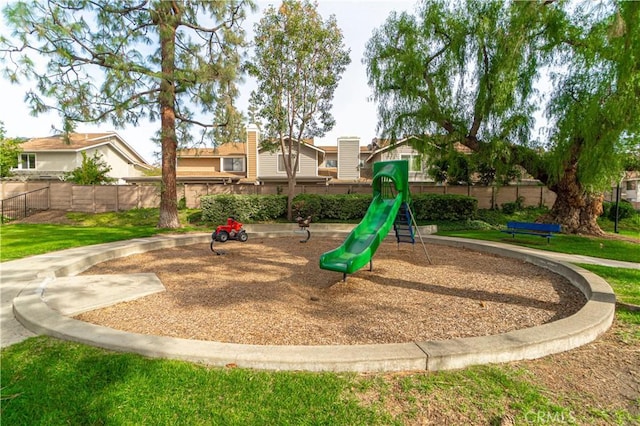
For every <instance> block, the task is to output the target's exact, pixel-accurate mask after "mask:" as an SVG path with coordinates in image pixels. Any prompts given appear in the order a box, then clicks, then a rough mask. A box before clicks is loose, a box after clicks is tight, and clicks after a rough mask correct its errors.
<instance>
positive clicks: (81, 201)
mask: <svg viewBox="0 0 640 426" xmlns="http://www.w3.org/2000/svg"><path fill="white" fill-rule="evenodd" d="M47 186H48V187H49V188H50V191H49V194H50V195H49V197H50V198H49V202H50V208H52V209H56V210H66V211H82V212H103V211H116V210H130V209H133V208H153V207H158V206H159V205H160V187H159V184H149V185H106V186H90V185H85V186H82V185H74V184H72V183H68V182H59V181H50V182H6V181H3V182H2V185H1V188H2V197H3V199H4V198H8V197H10V196H13V195H18V194H21V193H24V192H27V191H31V190H35V189H39V188H43V187H47ZM286 191H287V186H286V184H282V183H265V184H263V185H254V184H252V183H242V184H217V183H185V184H181V185H180V186H179V187H178V198H182V197H184V198H185V200H186V204H187V207H189V208H200V198H201V197H203V196H205V195H216V194H258V195H260V194H262V195H271V194H286ZM371 191H372V189H371V184H370V183H333V184H329V185H319V184H299V185H297V187H296V191H295V193H296V194H370V193H371ZM410 191H411V193H412V194H421V193H430V194H460V195H469V196H471V197H474V198H476V199H477V200H478V208H481V209H488V208H491V207H492V206H494V207H499V206H500V205H501V204H503V203H506V202H513V201H516V200H517V199H518V197H522V199H523V204H524V205H525V206H540V205H545V206H547V207H551V206H552V205H553V203H554V201H555V199H556V194H555V193H554V192H552V191H550V190H548V189H547V188H546V187H544V186H535V185H521V186H517V185H513V186H504V187H496V188H494V187H486V186H451V185H449V186H444V185H430V184H420V183H411V184H410Z"/></svg>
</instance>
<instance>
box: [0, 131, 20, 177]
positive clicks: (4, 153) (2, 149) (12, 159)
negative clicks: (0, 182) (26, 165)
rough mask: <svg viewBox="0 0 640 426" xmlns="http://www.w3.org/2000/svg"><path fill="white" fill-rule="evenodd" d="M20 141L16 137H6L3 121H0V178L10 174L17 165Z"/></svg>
mask: <svg viewBox="0 0 640 426" xmlns="http://www.w3.org/2000/svg"><path fill="white" fill-rule="evenodd" d="M21 142H22V141H21V140H20V139H18V138H7V137H6V135H5V130H4V123H2V122H1V121H0V178H4V177H8V176H11V169H13V168H15V167H18V158H19V156H20V153H21V152H22V147H21V146H20V144H21Z"/></svg>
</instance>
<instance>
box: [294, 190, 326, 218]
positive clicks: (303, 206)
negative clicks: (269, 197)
mask: <svg viewBox="0 0 640 426" xmlns="http://www.w3.org/2000/svg"><path fill="white" fill-rule="evenodd" d="M285 201H286V200H285ZM292 207H293V213H294V215H297V216H301V217H307V216H311V220H312V221H314V222H315V221H317V220H319V219H320V218H321V217H322V196H321V195H318V194H298V195H296V196H295V197H293V201H292Z"/></svg>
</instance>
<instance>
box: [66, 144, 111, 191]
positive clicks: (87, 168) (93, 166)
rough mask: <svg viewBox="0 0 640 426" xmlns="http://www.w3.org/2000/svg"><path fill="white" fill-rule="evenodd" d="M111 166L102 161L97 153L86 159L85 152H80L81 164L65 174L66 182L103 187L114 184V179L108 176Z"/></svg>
mask: <svg viewBox="0 0 640 426" xmlns="http://www.w3.org/2000/svg"><path fill="white" fill-rule="evenodd" d="M110 171H111V166H109V165H108V164H107V163H106V162H105V161H104V160H103V159H102V155H100V153H99V152H97V151H96V152H95V153H94V154H93V157H88V156H87V153H86V152H85V151H82V164H81V165H80V166H79V167H76V168H75V169H73V170H72V171H70V172H69V173H65V175H64V177H65V179H66V180H68V181H70V182H73V183H75V184H78V185H104V184H107V183H112V182H115V179H114V178H112V177H110V176H109V172H110Z"/></svg>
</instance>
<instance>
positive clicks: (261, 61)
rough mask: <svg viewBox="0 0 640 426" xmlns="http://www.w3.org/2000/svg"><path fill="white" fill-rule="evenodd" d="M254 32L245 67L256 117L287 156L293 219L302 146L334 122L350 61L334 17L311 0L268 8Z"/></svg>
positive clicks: (289, 1) (287, 0)
mask: <svg viewBox="0 0 640 426" xmlns="http://www.w3.org/2000/svg"><path fill="white" fill-rule="evenodd" d="M254 31H255V37H254V55H253V57H252V59H251V60H250V62H249V63H248V65H247V69H248V71H249V74H250V75H251V76H253V77H254V78H255V79H256V81H257V84H258V87H257V89H256V90H254V91H253V92H252V93H251V100H250V103H251V104H252V107H253V109H252V116H253V118H254V119H255V120H257V123H256V124H257V125H258V126H259V127H260V129H261V131H262V134H263V136H264V139H266V140H267V141H268V142H267V143H268V144H271V148H275V146H274V144H276V145H277V147H278V148H277V149H279V151H280V153H282V155H283V160H284V161H283V163H284V169H285V171H286V173H287V179H288V181H289V185H288V193H287V195H288V206H287V207H288V209H287V210H288V212H287V216H288V217H289V219H292V217H291V216H292V204H291V203H292V200H293V197H294V195H295V194H294V183H295V177H296V174H297V170H298V163H299V157H300V156H299V155H298V153H299V152H300V147H301V144H302V143H303V140H304V139H308V138H313V137H315V136H322V135H324V134H325V133H326V132H328V131H329V130H331V129H332V128H333V126H334V125H335V119H334V118H333V116H332V115H331V108H332V101H333V96H334V93H335V91H336V88H337V87H338V83H339V81H340V78H341V75H342V73H343V72H344V70H345V69H346V67H347V65H348V64H349V63H350V62H351V59H350V58H349V50H348V49H347V48H346V47H345V46H344V42H343V35H342V31H341V30H340V28H339V27H338V23H337V21H336V18H335V16H330V17H329V18H327V19H326V20H325V19H323V18H322V16H321V15H320V14H319V13H318V10H317V3H312V2H310V1H309V0H303V1H297V0H284V1H283V2H282V4H280V6H279V7H278V8H277V9H276V8H275V7H274V6H269V7H268V8H267V9H266V11H265V13H264V16H263V17H262V19H261V20H260V22H258V23H257V24H256V25H255V26H254Z"/></svg>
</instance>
